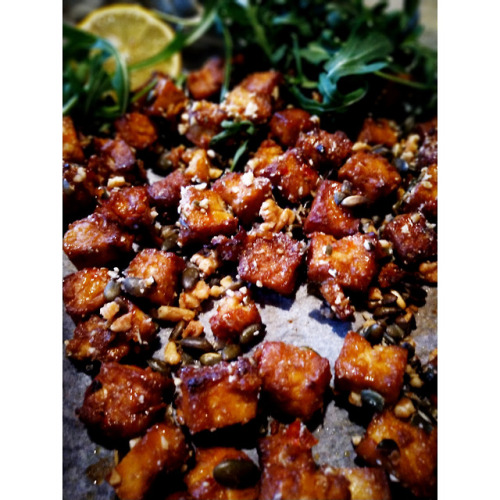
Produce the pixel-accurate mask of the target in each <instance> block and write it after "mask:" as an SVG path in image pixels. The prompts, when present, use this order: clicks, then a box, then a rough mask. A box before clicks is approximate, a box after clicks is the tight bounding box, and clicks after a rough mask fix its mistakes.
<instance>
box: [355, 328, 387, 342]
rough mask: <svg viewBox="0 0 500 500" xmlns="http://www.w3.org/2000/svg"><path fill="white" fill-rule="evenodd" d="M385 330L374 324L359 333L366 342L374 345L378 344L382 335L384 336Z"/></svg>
mask: <svg viewBox="0 0 500 500" xmlns="http://www.w3.org/2000/svg"><path fill="white" fill-rule="evenodd" d="M384 331H385V328H384V326H383V325H381V324H380V323H373V324H372V325H369V326H367V327H365V328H362V329H361V330H360V332H359V334H360V335H362V336H363V337H364V338H365V339H366V340H369V341H370V342H372V343H375V342H378V341H379V340H380V339H381V338H382V335H383V334H384Z"/></svg>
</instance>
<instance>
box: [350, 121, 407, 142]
mask: <svg viewBox="0 0 500 500" xmlns="http://www.w3.org/2000/svg"><path fill="white" fill-rule="evenodd" d="M358 142H364V143H366V144H371V145H382V146H387V147H388V148H392V147H393V146H394V145H395V144H396V142H398V130H397V126H396V124H395V123H394V122H392V121H391V120H387V119H386V118H372V117H368V118H365V121H364V122H363V125H362V127H361V130H360V132H359V134H358Z"/></svg>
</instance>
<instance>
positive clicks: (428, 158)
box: [415, 118, 438, 168]
mask: <svg viewBox="0 0 500 500" xmlns="http://www.w3.org/2000/svg"><path fill="white" fill-rule="evenodd" d="M415 128H416V132H417V133H418V134H419V136H420V140H421V144H420V148H419V150H418V153H417V166H418V167H420V168H422V167H428V166H430V165H435V164H437V161H438V131H437V118H433V119H432V120H429V121H428V122H425V123H419V124H418V125H417V126H416V127H415Z"/></svg>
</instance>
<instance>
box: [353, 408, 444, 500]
mask: <svg viewBox="0 0 500 500" xmlns="http://www.w3.org/2000/svg"><path fill="white" fill-rule="evenodd" d="M356 453H357V454H358V455H359V456H360V457H362V458H363V459H364V460H366V462H368V463H369V464H370V465H379V464H381V465H382V467H383V468H384V469H385V470H386V471H387V472H388V473H389V474H393V475H394V476H395V477H397V478H398V479H399V481H400V482H401V483H402V485H403V486H405V487H407V488H408V489H410V491H411V492H412V493H413V494H414V495H416V496H418V497H420V496H422V497H434V496H435V495H436V484H437V430H436V428H434V429H433V430H432V432H431V433H430V434H429V433H427V432H426V431H425V430H423V429H421V428H420V427H417V426H414V425H412V424H410V423H409V422H403V421H402V420H399V419H398V418H396V417H395V416H394V414H393V413H392V412H391V411H389V410H385V411H384V412H383V413H381V414H377V415H375V416H374V417H373V419H372V421H371V422H370V424H369V425H368V428H367V429H366V434H365V436H364V437H363V439H362V440H361V442H360V443H359V445H358V446H357V447H356Z"/></svg>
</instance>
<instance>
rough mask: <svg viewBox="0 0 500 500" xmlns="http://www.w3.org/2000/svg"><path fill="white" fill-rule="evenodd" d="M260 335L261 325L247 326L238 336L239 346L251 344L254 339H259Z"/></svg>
mask: <svg viewBox="0 0 500 500" xmlns="http://www.w3.org/2000/svg"><path fill="white" fill-rule="evenodd" d="M261 333H262V324H260V323H254V324H253V325H250V326H247V327H246V328H245V329H244V330H243V331H242V332H241V335H240V344H242V345H248V344H250V343H252V342H253V341H254V340H255V339H257V338H259V337H260V335H261Z"/></svg>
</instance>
